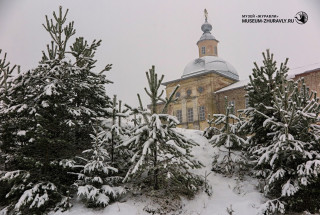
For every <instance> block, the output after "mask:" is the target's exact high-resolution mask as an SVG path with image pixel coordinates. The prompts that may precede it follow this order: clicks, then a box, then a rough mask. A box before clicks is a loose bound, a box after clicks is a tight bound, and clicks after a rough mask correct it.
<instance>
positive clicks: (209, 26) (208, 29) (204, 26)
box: [201, 21, 212, 33]
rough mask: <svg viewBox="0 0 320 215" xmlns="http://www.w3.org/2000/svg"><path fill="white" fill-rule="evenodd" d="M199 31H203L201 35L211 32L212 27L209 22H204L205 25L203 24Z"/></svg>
mask: <svg viewBox="0 0 320 215" xmlns="http://www.w3.org/2000/svg"><path fill="white" fill-rule="evenodd" d="M201 30H202V31H203V33H207V32H210V31H211V30H212V25H211V24H210V23H209V22H207V21H205V23H203V24H202V26H201Z"/></svg>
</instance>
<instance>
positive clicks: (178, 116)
mask: <svg viewBox="0 0 320 215" xmlns="http://www.w3.org/2000/svg"><path fill="white" fill-rule="evenodd" d="M176 117H177V119H178V120H179V122H180V123H182V110H176Z"/></svg>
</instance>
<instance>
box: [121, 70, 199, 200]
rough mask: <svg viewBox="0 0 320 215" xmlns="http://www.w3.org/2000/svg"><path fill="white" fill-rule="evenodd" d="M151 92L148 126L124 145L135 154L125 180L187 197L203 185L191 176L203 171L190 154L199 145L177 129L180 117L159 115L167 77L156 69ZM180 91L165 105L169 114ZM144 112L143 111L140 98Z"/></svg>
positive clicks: (138, 129) (151, 77) (150, 76)
mask: <svg viewBox="0 0 320 215" xmlns="http://www.w3.org/2000/svg"><path fill="white" fill-rule="evenodd" d="M146 75H147V78H148V83H149V89H146V88H145V91H146V92H147V94H148V96H149V97H150V99H151V111H152V115H151V116H149V114H148V113H147V112H143V116H144V123H141V124H140V125H138V126H137V127H136V129H135V130H134V132H133V134H132V136H131V137H130V138H129V139H128V140H126V141H124V142H123V143H122V145H121V146H122V147H127V148H129V149H130V150H132V152H133V156H132V158H131V164H132V166H131V168H130V169H129V171H128V173H127V175H126V176H125V178H124V182H127V181H130V182H131V183H133V184H134V185H142V184H144V186H148V187H153V188H154V189H155V190H158V189H161V190H165V191H166V192H167V193H170V194H173V193H176V194H177V193H180V194H181V193H184V194H187V195H192V194H193V193H194V192H195V191H197V190H198V189H199V186H200V185H201V184H202V183H203V182H202V180H201V179H200V177H198V176H196V175H194V174H192V173H191V172H190V169H191V168H199V167H200V165H201V164H200V163H198V162H197V161H195V160H194V159H193V157H192V155H191V154H190V150H191V147H192V146H194V145H196V143H192V142H190V141H189V140H187V138H186V137H184V136H183V135H182V134H181V133H179V132H178V131H177V130H176V129H175V128H176V125H177V124H178V123H179V122H178V120H177V119H176V117H174V116H170V115H168V114H164V113H160V114H157V113H156V111H157V109H156V105H157V102H158V101H159V100H161V98H160V96H161V94H162V92H161V93H159V87H160V85H161V81H162V80H163V76H162V77H161V78H160V79H158V77H157V74H156V73H155V71H154V66H153V67H152V68H151V69H150V70H149V72H147V73H146ZM177 89H178V87H176V88H175V90H174V91H173V93H172V94H171V95H170V97H169V98H167V99H165V100H163V101H164V102H165V105H164V108H163V110H162V112H165V111H166V109H167V107H168V105H169V103H170V102H172V101H174V99H173V97H174V94H175V92H176V91H177ZM139 101H140V106H141V108H140V109H141V110H143V107H142V104H141V100H140V97H139Z"/></svg>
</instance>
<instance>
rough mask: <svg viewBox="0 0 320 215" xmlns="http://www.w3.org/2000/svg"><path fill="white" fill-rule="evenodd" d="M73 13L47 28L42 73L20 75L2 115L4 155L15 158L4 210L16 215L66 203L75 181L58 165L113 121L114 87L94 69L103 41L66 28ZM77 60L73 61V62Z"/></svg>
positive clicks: (37, 70)
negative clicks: (109, 92)
mask: <svg viewBox="0 0 320 215" xmlns="http://www.w3.org/2000/svg"><path fill="white" fill-rule="evenodd" d="M67 13H68V10H67V11H66V12H65V13H64V12H63V11H62V8H61V7H60V8H59V12H58V14H56V13H55V12H54V13H53V19H49V18H48V17H47V16H46V24H44V28H45V29H46V30H47V31H48V33H49V35H50V36H51V39H52V42H51V44H50V45H47V52H46V53H45V52H43V57H42V60H41V61H40V63H39V65H38V67H37V68H35V69H32V70H30V71H27V72H26V73H23V74H20V75H19V76H18V77H17V78H15V79H14V80H13V81H12V85H11V87H9V88H8V89H7V92H8V101H9V102H8V104H7V107H6V108H5V109H4V110H3V111H2V112H1V114H2V116H1V117H3V118H4V119H5V121H4V122H2V125H1V129H2V131H1V140H2V145H1V150H3V151H4V152H5V153H7V154H10V155H11V158H12V159H11V160H8V162H7V163H8V165H7V169H6V174H5V176H4V177H2V178H1V179H0V180H1V181H6V182H7V183H8V185H9V186H10V187H11V190H10V191H9V193H8V194H7V196H6V201H8V204H7V205H8V206H7V207H6V209H5V210H8V211H10V212H11V213H16V214H19V213H21V214H31V213H35V214H38V213H44V212H45V211H47V210H48V209H49V208H54V207H55V206H62V207H64V206H66V207H68V206H70V204H68V203H67V201H66V200H67V199H68V195H69V194H68V193H69V187H70V185H71V184H72V183H73V181H74V180H76V177H70V175H68V174H67V171H68V169H64V168H63V167H62V166H61V165H59V163H60V161H61V160H62V159H67V158H73V157H74V156H76V155H78V154H80V153H81V152H82V151H83V150H85V149H88V148H90V145H91V139H90V136H89V134H90V133H92V132H93V130H92V125H93V123H95V124H99V123H100V122H101V121H102V120H103V119H105V118H108V117H109V113H108V110H107V109H108V107H109V106H110V99H109V97H108V96H107V95H106V92H105V88H104V85H105V84H108V83H110V81H108V80H107V79H106V77H105V75H103V74H102V72H104V71H107V70H109V69H110V68H111V65H109V64H108V65H107V66H106V67H105V68H104V69H103V70H102V71H101V72H100V73H94V72H93V71H92V69H93V68H94V66H95V62H96V60H94V55H95V51H96V49H97V47H98V46H99V45H100V43H101V41H96V40H94V41H93V42H92V43H91V44H89V43H88V42H87V41H86V40H84V39H83V38H81V37H79V38H76V39H75V42H74V43H73V44H72V45H71V46H70V50H68V41H69V40H70V38H71V37H72V36H73V35H74V34H75V29H74V27H73V25H74V24H73V22H70V23H68V24H67V23H66V17H67ZM71 59H74V60H71Z"/></svg>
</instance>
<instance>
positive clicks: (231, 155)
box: [209, 97, 246, 175]
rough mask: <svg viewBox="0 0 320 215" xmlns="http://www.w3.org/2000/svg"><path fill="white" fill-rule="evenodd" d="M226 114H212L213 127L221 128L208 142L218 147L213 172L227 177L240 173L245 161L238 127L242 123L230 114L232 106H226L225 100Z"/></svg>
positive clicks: (244, 143)
mask: <svg viewBox="0 0 320 215" xmlns="http://www.w3.org/2000/svg"><path fill="white" fill-rule="evenodd" d="M225 104H226V114H213V117H214V119H215V121H214V122H213V123H214V124H215V126H217V127H221V129H219V132H218V134H215V135H213V136H212V138H211V139H210V140H209V142H210V143H211V144H212V145H213V146H214V147H218V149H219V153H218V154H217V155H216V156H215V160H214V162H213V170H214V171H219V172H222V173H224V174H227V175H232V174H233V173H238V174H239V173H240V172H241V170H243V168H244V166H245V159H244V157H243V155H242V152H241V151H237V149H238V150H241V149H242V148H243V147H244V146H245V145H246V140H245V139H243V138H242V137H241V136H240V131H239V129H240V126H241V125H242V124H243V121H242V120H241V118H240V117H237V116H235V115H233V114H232V112H233V108H234V107H233V106H230V105H228V99H227V97H226V98H225Z"/></svg>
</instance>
